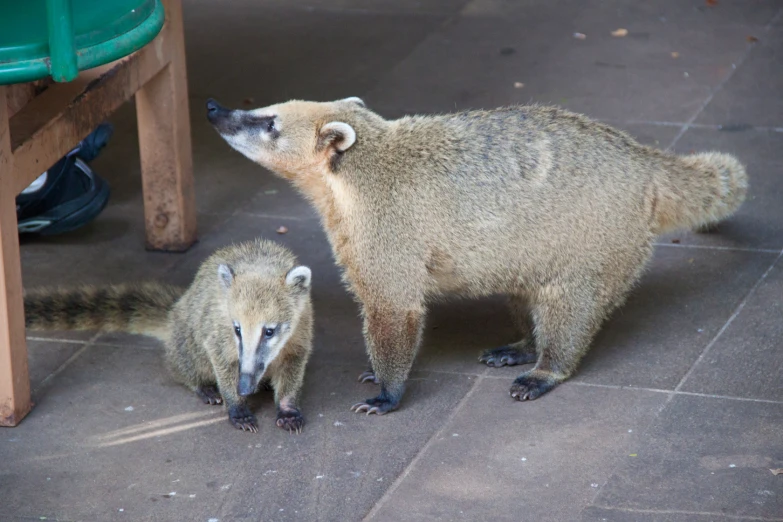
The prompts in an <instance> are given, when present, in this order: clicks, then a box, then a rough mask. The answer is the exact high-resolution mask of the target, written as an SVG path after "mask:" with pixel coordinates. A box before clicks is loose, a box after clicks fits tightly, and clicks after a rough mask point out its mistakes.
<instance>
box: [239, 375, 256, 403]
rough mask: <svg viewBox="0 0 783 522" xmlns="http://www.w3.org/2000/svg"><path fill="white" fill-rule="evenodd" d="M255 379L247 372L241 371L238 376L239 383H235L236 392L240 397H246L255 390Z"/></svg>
mask: <svg viewBox="0 0 783 522" xmlns="http://www.w3.org/2000/svg"><path fill="white" fill-rule="evenodd" d="M254 384H255V379H254V378H253V376H252V375H251V374H249V373H243V374H240V376H239V384H237V393H238V394H239V396H240V397H247V396H248V395H252V394H253V392H254V391H255V386H254Z"/></svg>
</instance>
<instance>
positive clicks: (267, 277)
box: [25, 240, 313, 431]
mask: <svg viewBox="0 0 783 522" xmlns="http://www.w3.org/2000/svg"><path fill="white" fill-rule="evenodd" d="M221 265H223V266H227V267H230V269H231V272H232V273H233V278H232V279H231V281H230V284H229V285H228V286H226V285H225V284H224V283H223V282H222V281H221V279H220V276H219V270H218V267H220V266H221ZM296 266H297V265H296V258H295V257H294V256H293V254H291V253H290V252H289V251H288V250H287V249H285V248H283V247H281V246H279V245H277V244H275V243H272V242H269V241H261V240H258V241H251V242H246V243H241V244H238V245H233V246H230V247H226V248H223V249H221V250H218V251H217V252H215V253H214V254H213V255H212V256H210V257H209V258H208V259H207V260H206V261H204V263H203V264H202V265H201V267H200V268H199V270H198V273H197V274H196V278H195V280H194V281H193V283H192V284H191V286H190V287H189V288H188V289H187V290H182V289H176V288H173V287H169V286H165V285H158V284H154V283H148V284H143V285H117V286H108V287H103V288H94V287H87V286H85V287H81V288H77V289H70V290H69V289H58V290H47V289H40V290H34V291H31V292H28V293H26V294H25V315H26V324H27V327H28V328H30V329H33V330H42V329H50V330H51V329H60V330H103V331H127V332H131V333H138V334H146V335H152V336H155V337H158V338H160V339H162V340H163V341H164V343H165V357H166V362H167V364H168V367H169V369H170V371H171V373H172V375H173V376H174V377H175V378H176V379H177V380H178V381H180V382H181V383H183V384H185V385H186V386H188V387H190V388H191V389H193V390H194V391H196V392H197V393H198V394H199V396H201V397H202V399H204V400H205V402H210V403H220V402H223V403H225V405H226V407H227V408H228V410H229V416H230V419H231V421H232V423H233V424H234V425H235V426H237V427H239V428H242V429H248V430H251V431H255V429H256V426H255V419H254V418H253V416H252V414H251V413H249V411H248V410H247V404H246V403H247V401H246V399H245V397H241V396H240V395H239V393H238V390H237V388H238V384H239V379H240V370H242V371H245V372H246V373H247V372H255V373H254V375H253V377H254V379H255V381H254V382H252V387H253V388H255V387H256V386H258V384H259V382H260V381H261V380H262V379H263V380H265V381H267V380H268V381H269V382H270V383H271V384H272V386H273V388H274V390H275V402H276V404H277V405H278V409H279V415H278V419H277V424H278V426H280V427H283V428H286V429H289V431H294V430H299V429H301V424H302V420H301V415H300V414H299V412H298V410H297V408H296V401H297V396H298V394H299V391H300V389H301V387H302V383H303V380H304V371H305V365H306V363H307V360H308V358H309V356H310V352H311V348H312V329H313V318H312V305H311V302H310V292H309V290H310V282H309V279H308V280H307V281H306V284H304V285H291V284H289V283H287V282H286V275H287V274H289V273H291V271H292V270H293V269H294V268H295V267H296ZM306 271H307V273H308V274H309V269H306ZM234 323H237V324H240V325H241V331H242V332H243V333H242V336H243V340H245V341H246V344H248V345H246V346H243V350H256V349H258V350H260V351H262V350H263V348H262V347H263V346H264V344H263V343H257V342H256V340H253V339H249V338H248V339H244V337H245V335H248V336H249V335H251V332H252V331H254V330H255V329H260V328H261V327H262V326H264V325H280V326H279V333H277V335H283V334H286V335H288V334H290V337H288V340H287V342H285V344H284V345H283V347H282V348H281V350H280V352H279V353H278V354H276V355H274V354H271V353H270V352H269V350H268V351H267V353H268V355H267V356H266V357H265V356H264V353H259V355H258V357H257V360H258V361H261V362H264V363H265V368H261V369H260V370H259V369H258V368H257V367H254V368H250V369H247V368H241V367H240V366H241V365H240V350H239V348H238V341H237V335H236V333H235V331H234ZM245 332H247V334H245ZM270 342H271V340H270ZM257 347H258V348H257ZM215 386H217V391H218V392H219V395H217V394H216V393H214V387H215Z"/></svg>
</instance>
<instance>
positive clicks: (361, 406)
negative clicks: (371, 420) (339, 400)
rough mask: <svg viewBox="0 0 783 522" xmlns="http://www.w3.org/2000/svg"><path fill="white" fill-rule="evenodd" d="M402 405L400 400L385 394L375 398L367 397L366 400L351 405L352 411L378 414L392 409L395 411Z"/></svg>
mask: <svg viewBox="0 0 783 522" xmlns="http://www.w3.org/2000/svg"><path fill="white" fill-rule="evenodd" d="M399 405H400V400H399V399H397V400H393V399H391V398H389V397H388V396H387V395H385V394H383V393H382V394H381V395H379V396H377V397H375V398H374V399H367V400H366V401H364V402H357V403H356V404H354V405H353V406H351V411H353V412H356V413H362V412H367V415H369V414H371V413H375V414H376V415H383V414H384V413H388V412H390V411H394V410H396V409H397V407H398V406H399Z"/></svg>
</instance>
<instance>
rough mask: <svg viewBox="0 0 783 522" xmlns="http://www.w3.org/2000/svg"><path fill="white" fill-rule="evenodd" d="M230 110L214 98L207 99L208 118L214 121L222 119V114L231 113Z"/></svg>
mask: <svg viewBox="0 0 783 522" xmlns="http://www.w3.org/2000/svg"><path fill="white" fill-rule="evenodd" d="M229 112H230V111H229V110H228V109H226V108H225V107H223V106H222V105H220V104H219V103H218V102H216V101H215V100H214V99H213V98H209V99H208V100H207V119H208V120H209V121H211V122H212V123H217V122H218V121H220V120H222V116H225V115H227V114H229Z"/></svg>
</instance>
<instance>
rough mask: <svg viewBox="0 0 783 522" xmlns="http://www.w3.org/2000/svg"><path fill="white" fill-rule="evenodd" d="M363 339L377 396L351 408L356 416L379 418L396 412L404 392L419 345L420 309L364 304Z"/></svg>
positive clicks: (417, 306) (422, 317) (422, 319)
mask: <svg viewBox="0 0 783 522" xmlns="http://www.w3.org/2000/svg"><path fill="white" fill-rule="evenodd" d="M363 312H364V313H363V315H364V336H365V340H366V342H367V348H368V351H369V353H370V360H371V364H372V368H373V370H375V375H376V376H377V378H378V380H379V381H380V385H381V393H380V394H379V395H378V396H377V397H374V398H372V399H367V400H366V401H364V402H359V403H356V404H354V405H353V406H351V410H352V411H355V412H356V413H360V412H367V414H368V415H369V414H370V413H375V414H378V415H383V414H384V413H387V412H390V411H393V410H396V409H397V407H398V406H399V404H400V399H401V398H402V394H403V393H404V391H405V379H407V378H408V373H410V370H411V366H412V365H413V359H414V358H415V357H416V352H417V350H418V348H419V344H420V343H421V334H422V329H423V327H424V316H425V313H424V307H423V305H421V304H417V305H416V306H411V307H408V309H407V310H406V309H404V308H403V309H401V308H399V307H394V308H391V309H390V307H387V306H374V305H368V304H365V306H364V310H363Z"/></svg>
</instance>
